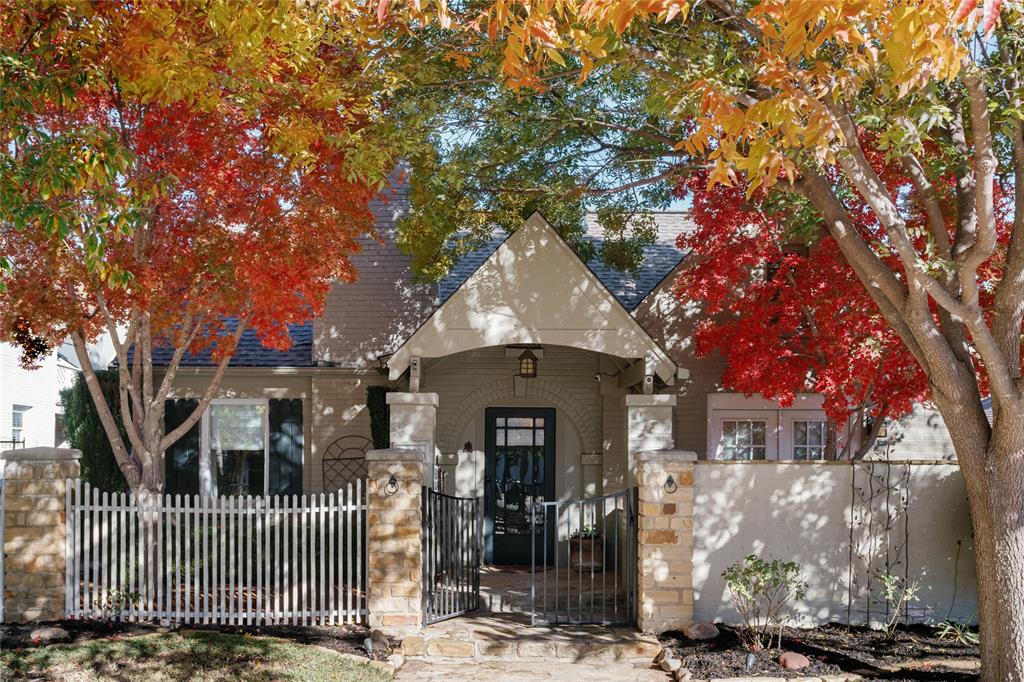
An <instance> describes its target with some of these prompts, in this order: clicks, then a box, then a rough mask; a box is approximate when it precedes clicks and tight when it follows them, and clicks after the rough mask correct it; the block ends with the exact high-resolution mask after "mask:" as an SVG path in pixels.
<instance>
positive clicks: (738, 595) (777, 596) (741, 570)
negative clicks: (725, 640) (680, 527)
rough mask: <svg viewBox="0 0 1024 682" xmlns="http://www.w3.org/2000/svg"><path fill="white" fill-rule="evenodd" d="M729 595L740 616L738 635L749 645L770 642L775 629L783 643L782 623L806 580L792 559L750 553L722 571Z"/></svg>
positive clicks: (755, 646) (758, 647) (800, 595)
mask: <svg viewBox="0 0 1024 682" xmlns="http://www.w3.org/2000/svg"><path fill="white" fill-rule="evenodd" d="M722 578H724V579H725V584H726V586H727V587H728V588H729V598H730V599H731V600H732V603H733V605H734V606H735V607H736V610H737V611H739V612H740V616H741V617H742V618H743V629H742V630H741V637H742V638H743V641H744V642H745V643H746V644H747V646H749V647H750V648H751V649H753V650H755V651H760V650H761V649H764V648H765V647H766V646H769V645H770V644H771V641H772V633H773V632H777V633H778V646H779V647H781V646H782V626H783V625H784V624H785V620H786V617H787V615H788V611H789V608H790V606H791V605H792V602H793V601H794V600H796V599H801V598H803V596H804V593H805V592H806V591H807V583H806V582H804V580H803V578H802V576H801V575H800V565H799V564H797V563H795V562H792V561H786V562H784V561H779V560H778V559H772V560H771V561H765V560H764V559H761V558H760V557H758V556H756V555H754V554H750V555H748V556H747V557H746V558H745V559H743V561H737V562H736V563H734V564H733V565H732V566H730V567H729V568H727V569H725V570H724V571H722Z"/></svg>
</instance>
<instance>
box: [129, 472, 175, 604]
mask: <svg viewBox="0 0 1024 682" xmlns="http://www.w3.org/2000/svg"><path fill="white" fill-rule="evenodd" d="M138 461H140V462H141V463H142V474H141V476H140V481H139V484H138V485H137V486H135V487H133V488H132V495H134V496H135V500H136V502H137V504H138V505H139V529H140V530H141V532H142V534H143V535H142V538H140V540H139V542H140V545H141V549H142V560H141V562H140V563H139V570H138V574H137V578H138V580H139V585H140V586H146V587H145V588H140V589H139V594H140V595H144V608H146V609H148V610H149V611H150V612H151V613H152V612H155V611H157V610H158V609H159V605H158V604H157V601H156V591H155V590H156V585H157V583H158V581H160V580H161V579H162V578H163V576H162V574H161V572H160V570H159V567H160V553H161V552H163V547H164V543H162V542H160V539H161V536H160V531H161V518H160V513H159V512H158V511H157V505H158V504H159V503H160V499H161V497H162V496H163V492H164V476H163V467H162V466H159V465H157V463H162V461H163V457H162V456H154V455H153V454H152V452H144V453H141V455H139V456H138ZM164 570H165V571H166V570H167V565H166V564H164ZM150 585H152V588H153V591H150V588H149V586H150Z"/></svg>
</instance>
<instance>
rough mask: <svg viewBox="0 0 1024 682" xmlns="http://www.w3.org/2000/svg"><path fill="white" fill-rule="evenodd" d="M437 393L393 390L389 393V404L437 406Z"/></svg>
mask: <svg viewBox="0 0 1024 682" xmlns="http://www.w3.org/2000/svg"><path fill="white" fill-rule="evenodd" d="M437 402H438V400H437V394H436V393H399V392H397V391H393V392H391V393H388V394H387V403H388V405H433V406H434V407H437Z"/></svg>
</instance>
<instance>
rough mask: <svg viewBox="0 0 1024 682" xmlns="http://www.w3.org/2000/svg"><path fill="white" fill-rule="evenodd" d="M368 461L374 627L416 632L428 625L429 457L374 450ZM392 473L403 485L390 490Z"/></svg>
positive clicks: (370, 609) (370, 599) (371, 622)
mask: <svg viewBox="0 0 1024 682" xmlns="http://www.w3.org/2000/svg"><path fill="white" fill-rule="evenodd" d="M366 460H367V466H368V469H369V477H368V479H369V480H368V483H367V526H368V530H367V547H366V551H367V555H368V556H367V558H368V561H369V572H368V574H367V588H368V590H369V596H368V600H367V602H368V603H367V610H368V612H369V615H368V619H369V625H370V627H376V628H383V629H386V630H396V631H398V630H406V629H414V628H417V627H419V626H420V625H421V624H422V623H423V544H422V537H423V536H422V522H423V507H422V485H423V455H422V453H421V452H420V451H418V450H394V449H392V450H371V451H370V452H368V453H366ZM392 475H394V477H395V481H396V483H397V487H396V488H395V489H394V490H389V489H388V485H387V484H388V480H389V478H390V477H391V476H392Z"/></svg>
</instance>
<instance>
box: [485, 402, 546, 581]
mask: <svg viewBox="0 0 1024 682" xmlns="http://www.w3.org/2000/svg"><path fill="white" fill-rule="evenodd" d="M485 419H486V421H487V436H486V443H485V452H486V466H485V468H484V557H485V560H486V561H487V563H490V564H504V565H509V564H511V565H527V564H529V563H530V561H531V556H532V552H533V551H534V548H536V551H537V554H538V555H541V554H542V553H543V551H544V547H543V545H542V544H541V543H543V541H544V540H543V538H544V528H543V526H542V525H541V523H542V519H543V518H544V510H543V508H541V507H540V506H539V504H540V503H541V502H550V501H552V500H553V499H554V497H555V411H554V410H553V409H548V408H520V407H490V408H487V411H486V413H485Z"/></svg>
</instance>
